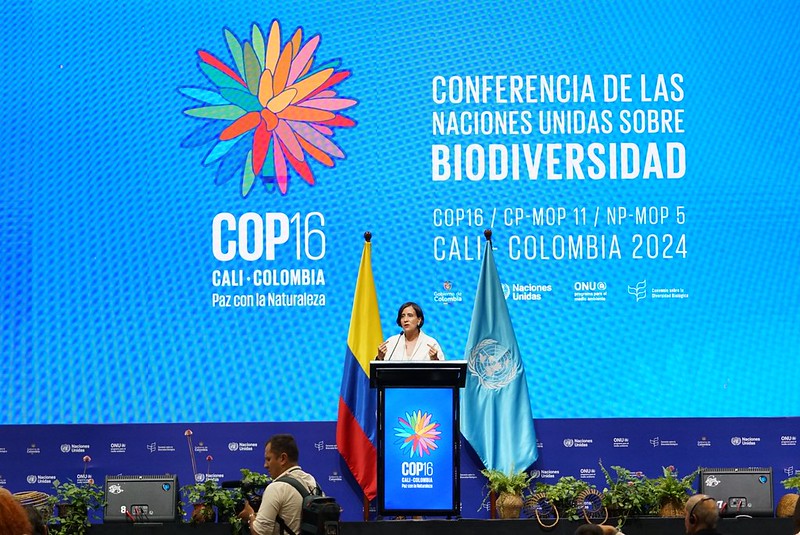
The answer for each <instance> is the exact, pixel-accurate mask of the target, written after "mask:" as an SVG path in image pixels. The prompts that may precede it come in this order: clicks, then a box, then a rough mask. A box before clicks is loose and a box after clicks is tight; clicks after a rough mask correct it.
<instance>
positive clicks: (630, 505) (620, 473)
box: [600, 460, 656, 527]
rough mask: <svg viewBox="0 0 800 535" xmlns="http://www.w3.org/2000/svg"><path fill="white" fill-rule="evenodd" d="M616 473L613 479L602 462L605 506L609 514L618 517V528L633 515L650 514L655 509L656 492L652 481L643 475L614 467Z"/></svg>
mask: <svg viewBox="0 0 800 535" xmlns="http://www.w3.org/2000/svg"><path fill="white" fill-rule="evenodd" d="M611 469H612V470H614V472H615V473H616V475H615V477H612V476H611V474H609V472H608V470H606V468H605V466H603V461H602V460H601V461H600V470H602V472H603V475H604V476H605V478H606V485H607V487H606V488H604V489H603V505H605V506H606V507H607V508H608V509H609V512H614V513H615V514H617V515H618V520H617V527H622V526H623V525H625V522H626V521H627V520H628V517H629V516H632V515H643V514H649V513H651V512H652V511H653V509H654V508H655V502H656V500H655V492H654V488H653V483H652V481H650V480H648V479H647V477H645V476H644V475H643V474H640V473H633V472H631V471H630V470H628V469H626V468H623V467H621V466H612V467H611Z"/></svg>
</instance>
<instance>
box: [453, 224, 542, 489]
mask: <svg viewBox="0 0 800 535" xmlns="http://www.w3.org/2000/svg"><path fill="white" fill-rule="evenodd" d="M464 358H465V359H466V361H467V362H468V373H467V381H466V386H465V389H464V392H463V395H462V397H461V433H462V434H463V435H464V438H466V439H467V440H468V441H469V443H470V444H471V445H472V447H473V448H474V449H475V451H476V452H477V454H478V456H479V457H480V458H481V460H482V461H483V464H484V466H485V467H486V468H488V469H494V470H502V471H503V472H505V473H507V474H511V473H512V472H519V471H521V470H526V469H527V468H528V467H529V466H530V465H531V464H533V463H534V461H536V459H537V458H538V457H539V450H538V448H537V447H536V432H535V431H534V429H533V415H532V414H531V404H530V399H529V398H528V383H527V382H525V369H524V367H523V364H522V357H521V356H520V353H519V346H517V337H516V336H515V335H514V327H513V326H512V325H511V317H510V316H509V314H508V305H506V299H505V296H504V295H503V287H502V286H501V284H500V276H499V275H498V274H497V267H496V266H495V263H494V256H493V255H492V243H491V241H489V240H487V242H486V249H485V253H484V255H483V264H482V265H481V277H480V280H479V281H478V290H477V292H476V293H475V306H474V307H473V309H472V325H471V326H470V329H469V338H468V339H467V349H466V354H465V357H464Z"/></svg>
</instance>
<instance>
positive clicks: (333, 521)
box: [275, 476, 342, 535]
mask: <svg viewBox="0 0 800 535" xmlns="http://www.w3.org/2000/svg"><path fill="white" fill-rule="evenodd" d="M278 481H283V482H284V483H288V484H290V485H291V486H293V487H294V488H295V489H296V490H297V492H299V493H300V496H302V497H303V508H302V510H301V514H300V533H295V532H294V531H292V530H291V528H289V526H287V525H286V522H284V520H283V519H282V518H281V517H280V516H279V517H277V518H276V519H275V520H277V522H278V524H280V526H281V533H283V532H284V531H286V532H288V533H289V534H290V535H339V515H340V514H341V512H342V508H341V507H339V504H338V503H336V500H335V499H334V498H331V497H330V496H324V495H323V493H322V489H321V488H319V485H317V486H316V487H315V488H314V489H313V490H312V491H311V492H309V491H308V489H307V488H306V487H305V485H303V484H302V483H301V482H299V481H298V480H296V479H295V478H293V477H291V476H286V477H282V478H281V479H279V480H278Z"/></svg>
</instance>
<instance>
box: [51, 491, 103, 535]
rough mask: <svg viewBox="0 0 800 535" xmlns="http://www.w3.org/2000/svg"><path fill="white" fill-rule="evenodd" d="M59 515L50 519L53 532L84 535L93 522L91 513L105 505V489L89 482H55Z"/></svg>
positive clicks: (64, 534)
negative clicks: (90, 518) (90, 517)
mask: <svg viewBox="0 0 800 535" xmlns="http://www.w3.org/2000/svg"><path fill="white" fill-rule="evenodd" d="M53 490H54V491H55V497H54V501H55V503H56V510H57V511H58V515H57V516H55V517H53V518H51V519H50V524H51V526H52V527H53V532H55V533H59V534H61V535H84V534H85V533H87V531H88V529H89V526H91V522H90V521H89V512H90V511H92V512H94V511H97V510H99V509H102V508H103V506H104V505H105V501H104V499H103V498H104V496H103V489H101V488H100V487H98V486H97V485H95V484H94V481H92V480H89V481H87V482H86V483H73V482H72V481H70V480H67V481H65V482H64V483H61V482H59V481H58V480H55V481H53Z"/></svg>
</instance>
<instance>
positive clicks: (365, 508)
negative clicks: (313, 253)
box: [362, 231, 372, 522]
mask: <svg viewBox="0 0 800 535" xmlns="http://www.w3.org/2000/svg"><path fill="white" fill-rule="evenodd" d="M364 241H365V242H367V243H372V232H370V231H366V232H365V233H364ZM362 490H363V489H362ZM363 513H364V522H369V498H368V497H367V494H366V493H364V503H363Z"/></svg>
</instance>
